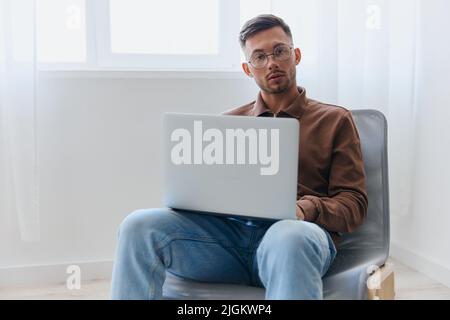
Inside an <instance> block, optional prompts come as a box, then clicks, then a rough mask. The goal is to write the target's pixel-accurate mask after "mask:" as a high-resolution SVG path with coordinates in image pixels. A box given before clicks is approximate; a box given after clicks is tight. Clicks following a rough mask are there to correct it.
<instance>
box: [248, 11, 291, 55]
mask: <svg viewBox="0 0 450 320" xmlns="http://www.w3.org/2000/svg"><path fill="white" fill-rule="evenodd" d="M273 27H281V28H282V29H283V30H284V32H285V33H286V34H287V35H288V36H289V38H291V40H292V33H291V28H289V26H288V25H287V24H286V23H285V22H284V21H283V19H281V18H279V17H277V16H274V15H273V14H261V15H259V16H256V17H255V18H253V19H250V20H248V21H247V22H246V23H245V24H244V26H243V27H242V29H241V32H240V33H239V42H240V44H241V48H244V47H245V42H246V41H247V39H249V38H251V37H252V36H254V35H255V34H257V33H258V32H261V31H264V30H267V29H271V28H273Z"/></svg>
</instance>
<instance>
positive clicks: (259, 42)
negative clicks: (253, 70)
mask: <svg viewBox="0 0 450 320" xmlns="http://www.w3.org/2000/svg"><path fill="white" fill-rule="evenodd" d="M291 42H292V41H291V39H290V38H289V36H288V35H287V34H286V33H285V32H284V30H283V29H282V28H281V27H273V28H270V29H267V30H264V31H261V32H258V33H257V34H255V35H253V36H252V37H250V38H248V39H247V41H246V42H245V48H244V51H245V53H246V54H247V55H251V54H252V53H253V52H254V51H257V50H262V51H267V52H268V51H271V50H272V49H273V47H275V46H276V45H278V44H280V43H286V44H290V43H291Z"/></svg>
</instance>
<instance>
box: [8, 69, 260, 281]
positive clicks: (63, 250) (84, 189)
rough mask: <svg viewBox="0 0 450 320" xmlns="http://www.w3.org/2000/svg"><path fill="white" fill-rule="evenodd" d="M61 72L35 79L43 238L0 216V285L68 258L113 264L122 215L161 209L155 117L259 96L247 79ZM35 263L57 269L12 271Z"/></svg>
mask: <svg viewBox="0 0 450 320" xmlns="http://www.w3.org/2000/svg"><path fill="white" fill-rule="evenodd" d="M65 75H67V74H66V73H63V74H62V76H56V77H55V76H50V77H49V76H47V77H43V78H42V79H41V81H40V84H39V91H38V92H39V97H40V98H39V111H38V114H39V118H38V139H39V147H38V148H39V161H40V180H41V181H40V182H41V185H40V192H41V193H40V195H41V199H40V200H41V213H40V219H41V241H40V242H37V243H25V242H22V241H21V240H20V238H19V232H18V224H17V221H16V219H15V217H14V216H7V217H6V221H5V220H3V218H2V223H1V224H0V257H1V260H0V271H3V272H0V285H1V284H2V283H3V284H5V283H6V284H7V283H17V282H25V280H23V279H12V278H14V277H19V278H22V277H26V279H27V281H28V280H32V281H33V282H35V281H38V282H39V276H38V275H37V274H36V275H35V276H33V273H39V272H42V275H43V276H44V277H49V278H50V279H54V280H55V279H59V280H60V279H64V277H65V274H64V272H65V268H64V266H67V265H68V264H70V263H76V264H79V263H82V262H89V261H93V262H98V261H110V260H112V259H113V254H114V248H115V244H116V232H117V228H118V225H119V223H120V222H121V221H122V219H123V218H124V217H125V216H126V215H127V214H128V213H130V212H131V211H133V210H135V209H139V208H149V207H158V206H161V191H160V187H159V186H160V184H161V177H160V171H159V168H160V157H159V153H158V150H159V148H160V143H159V141H160V117H161V115H162V113H163V112H165V111H177V112H198V113H213V114H214V113H216V114H217V113H220V112H221V111H224V110H227V109H230V108H232V107H236V106H240V105H243V104H245V103H248V102H250V101H252V100H254V98H255V97H256V93H257V88H256V86H255V85H254V84H253V82H252V80H249V79H244V77H240V78H239V77H236V78H235V79H233V78H231V79H156V78H142V77H139V78H136V77H133V74H131V75H129V76H125V77H121V76H120V74H119V76H117V75H116V76H113V77H108V76H106V77H102V74H101V73H100V74H97V75H94V77H92V78H85V77H84V76H83V73H82V72H81V73H76V75H75V76H70V77H69V78H67V77H65ZM36 265H44V266H45V265H61V266H60V268H57V269H55V270H57V271H56V272H57V273H59V274H57V275H55V274H52V273H54V272H49V271H48V270H49V269H48V268H47V269H45V268H22V269H20V270H21V271H20V272H18V271H17V270H19V269H17V267H19V266H36ZM103 265H104V264H103ZM2 269H3V270H2ZM106 269H108V268H106ZM27 270H28V271H27ZM52 270H53V269H52ZM102 270H105V268H104V267H102ZM82 271H83V270H82ZM94 273H95V272H94ZM22 280H23V281H22ZM42 280H43V281H45V280H48V279H42Z"/></svg>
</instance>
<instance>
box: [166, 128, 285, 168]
mask: <svg viewBox="0 0 450 320" xmlns="http://www.w3.org/2000/svg"><path fill="white" fill-rule="evenodd" d="M170 140H171V141H172V142H177V144H175V145H174V146H173V147H172V150H171V154H170V156H171V159H172V163H173V164H175V165H203V164H205V165H225V164H226V165H234V164H237V165H245V164H249V165H259V166H260V174H261V175H275V174H277V173H278V170H279V166H280V163H279V162H280V157H279V153H280V132H279V129H254V128H251V129H247V130H244V129H240V128H238V129H225V132H222V131H221V130H219V129H215V128H210V129H207V130H205V131H203V122H202V121H200V120H199V121H194V132H193V134H191V132H190V131H189V130H188V129H185V128H178V129H175V130H174V131H173V132H172V134H171V136H170ZM247 142H248V143H247ZM204 143H206V145H205V146H204ZM269 145H270V152H269ZM235 151H236V154H235ZM247 151H248V152H247ZM247 155H248V156H247Z"/></svg>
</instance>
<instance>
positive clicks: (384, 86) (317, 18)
mask: <svg viewBox="0 0 450 320" xmlns="http://www.w3.org/2000/svg"><path fill="white" fill-rule="evenodd" d="M421 3H422V2H421V1H420V0H297V1H295V2H294V1H288V0H272V12H273V13H274V14H277V15H279V16H281V17H283V18H284V19H285V20H286V22H287V23H288V24H289V25H290V26H291V29H292V33H293V36H294V43H295V45H296V46H298V47H300V48H301V49H302V52H303V61H302V63H301V65H300V67H299V69H298V80H299V81H298V82H299V83H300V85H303V86H305V87H306V88H307V92H308V93H309V96H310V97H311V98H314V99H319V100H322V101H324V102H329V103H334V104H338V105H342V106H344V107H347V108H349V109H369V108H370V109H377V110H380V111H382V112H383V113H384V115H385V116H386V117H387V119H388V125H389V171H390V193H391V199H390V200H391V214H392V215H405V214H407V213H408V212H409V211H410V204H411V200H412V199H411V198H412V186H413V181H412V177H413V168H414V156H413V155H414V145H415V143H414V138H413V137H414V133H415V129H416V126H417V125H416V114H417V110H416V107H417V96H416V95H417V92H418V88H417V77H418V75H417V64H418V61H419V57H418V56H417V52H419V49H420V48H419V47H418V46H419V45H420V39H419V34H420V33H419V32H418V29H419V23H420V19H419V18H420V5H421Z"/></svg>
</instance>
